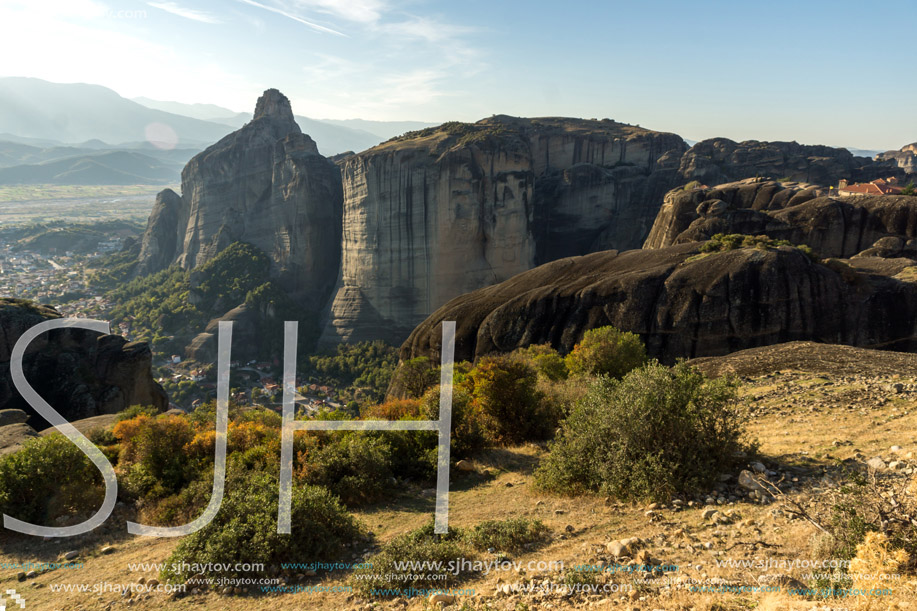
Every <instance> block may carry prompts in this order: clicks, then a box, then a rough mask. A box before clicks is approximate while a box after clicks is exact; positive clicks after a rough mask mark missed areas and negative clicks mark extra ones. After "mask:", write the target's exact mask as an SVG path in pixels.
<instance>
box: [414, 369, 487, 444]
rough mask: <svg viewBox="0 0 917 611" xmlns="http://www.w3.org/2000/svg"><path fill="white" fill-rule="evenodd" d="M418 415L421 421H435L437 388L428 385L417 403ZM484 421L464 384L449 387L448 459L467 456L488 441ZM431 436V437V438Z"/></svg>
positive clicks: (437, 401) (436, 414)
mask: <svg viewBox="0 0 917 611" xmlns="http://www.w3.org/2000/svg"><path fill="white" fill-rule="evenodd" d="M420 414H421V417H423V419H424V420H439V389H438V388H431V389H430V390H428V391H427V392H426V394H424V396H423V399H421V402H420ZM486 428H487V427H486V421H485V418H484V414H483V413H482V412H481V409H480V408H479V407H478V406H477V405H476V404H475V403H474V402H473V401H472V400H471V395H470V394H468V391H467V390H466V389H465V388H464V386H453V387H452V434H451V436H450V444H451V446H450V450H449V452H450V455H451V456H452V458H455V459H459V458H469V457H470V456H471V455H472V454H474V453H476V452H479V451H480V450H483V449H484V448H485V447H487V446H488V445H489V444H490V439H489V437H488V436H487V431H486ZM434 439H435V437H434Z"/></svg>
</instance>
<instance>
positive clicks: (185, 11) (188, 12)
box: [147, 2, 222, 23]
mask: <svg viewBox="0 0 917 611" xmlns="http://www.w3.org/2000/svg"><path fill="white" fill-rule="evenodd" d="M147 5H148V6H152V7H153V8H158V9H159V10H161V11H165V12H167V13H171V14H172V15H177V16H179V17H183V18H185V19H190V20H191V21H199V22H201V23H222V21H220V20H219V19H217V18H216V17H214V16H213V15H211V14H210V13H208V12H206V11H199V10H197V9H193V8H187V7H184V6H180V5H178V4H176V3H174V2H147Z"/></svg>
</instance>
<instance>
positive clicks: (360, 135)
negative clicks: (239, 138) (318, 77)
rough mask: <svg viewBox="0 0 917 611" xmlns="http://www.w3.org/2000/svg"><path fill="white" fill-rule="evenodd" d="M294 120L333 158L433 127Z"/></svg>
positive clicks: (218, 119) (159, 106)
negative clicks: (407, 133)
mask: <svg viewBox="0 0 917 611" xmlns="http://www.w3.org/2000/svg"><path fill="white" fill-rule="evenodd" d="M133 100H134V101H135V102H137V103H138V104H142V105H144V106H147V107H149V108H152V109H155V110H161V111H165V112H170V113H174V114H177V115H183V116H186V117H192V118H195V119H200V120H203V121H211V122H213V123H219V124H221V125H228V126H230V127H232V128H233V129H239V128H240V127H242V126H243V125H245V124H246V123H248V122H249V121H251V120H252V113H250V112H234V111H232V110H230V109H228V108H223V107H222V106H216V105H214V104H183V103H181V102H165V101H162V100H151V99H150V98H143V97H140V98H134V99H133ZM295 118H296V122H297V123H298V124H299V127H300V128H301V129H302V131H303V132H305V133H307V134H309V136H311V137H312V139H313V140H315V143H316V144H317V145H318V150H319V152H321V153H322V154H323V155H337V154H338V153H343V152H346V151H353V152H355V153H359V152H360V151H365V150H366V149H368V148H372V147H374V146H376V145H377V144H379V143H380V142H384V141H385V140H388V139H389V138H393V137H395V136H400V135H401V134H404V133H405V132H409V131H414V130H418V129H423V128H425V127H432V126H434V125H436V124H435V123H423V122H421V121H367V120H365V119H346V120H339V119H338V120H335V119H322V120H319V119H311V118H309V117H304V116H302V115H296V116H295Z"/></svg>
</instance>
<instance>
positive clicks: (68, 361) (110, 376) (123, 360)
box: [0, 299, 168, 428]
mask: <svg viewBox="0 0 917 611" xmlns="http://www.w3.org/2000/svg"><path fill="white" fill-rule="evenodd" d="M59 317H60V314H58V313H57V311H56V310H54V309H52V308H50V307H47V306H38V305H35V304H32V303H30V302H25V301H20V300H15V299H0V372H2V373H0V410H7V409H14V410H22V411H23V412H25V413H26V414H28V415H29V418H28V424H29V425H31V426H32V427H35V428H44V427H45V426H47V423H46V422H45V420H44V419H43V418H41V417H40V416H38V415H37V414H36V412H35V410H34V409H33V408H32V407H31V406H30V405H28V404H27V403H26V401H25V400H24V399H23V398H22V396H21V395H20V394H19V393H18V392H17V391H16V389H15V387H14V386H13V383H12V378H11V373H10V355H11V353H12V350H13V346H14V345H15V344H16V340H18V339H19V337H20V336H21V335H22V334H23V333H24V332H25V331H26V330H28V329H29V328H31V327H33V326H34V325H36V324H38V323H40V322H42V321H44V320H48V319H51V318H59ZM23 361H24V362H23V369H24V372H25V375H26V379H27V380H28V381H29V383H30V384H31V385H32V387H33V388H34V389H35V390H36V391H37V392H38V393H40V394H41V396H42V397H43V398H44V399H45V400H46V401H47V402H48V403H49V404H50V405H51V406H52V407H53V408H54V409H56V410H57V411H58V412H60V413H61V415H63V416H64V417H65V418H67V420H70V421H74V420H79V419H83V418H88V417H91V416H98V415H100V414H111V413H115V412H119V411H121V410H123V409H125V408H127V407H129V406H131V405H150V406H153V407H155V408H157V409H165V408H166V407H167V406H168V398H167V397H166V393H165V391H163V389H162V387H161V386H160V385H159V384H157V383H156V381H155V380H153V378H152V372H151V363H152V354H151V353H150V348H149V346H148V345H147V344H145V343H142V342H128V341H127V340H125V339H124V338H123V337H121V336H118V335H99V334H98V333H94V332H92V331H87V330H84V329H79V328H68V329H55V330H52V331H50V332H48V333H45V334H42V335H40V336H39V337H37V338H36V339H35V341H33V342H32V343H31V344H30V345H29V348H28V350H27V351H26V354H25V357H24V359H23ZM10 426H18V425H16V424H14V425H10ZM4 428H7V427H4Z"/></svg>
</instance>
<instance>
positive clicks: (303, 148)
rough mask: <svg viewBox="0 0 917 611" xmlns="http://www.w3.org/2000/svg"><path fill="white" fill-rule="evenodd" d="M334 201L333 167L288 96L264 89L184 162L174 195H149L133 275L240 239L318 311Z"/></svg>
mask: <svg viewBox="0 0 917 611" xmlns="http://www.w3.org/2000/svg"><path fill="white" fill-rule="evenodd" d="M341 201H342V191H341V181H340V173H339V171H338V169H337V167H336V166H335V165H334V164H333V163H332V162H330V161H329V160H327V159H326V158H324V157H322V156H321V155H320V154H319V152H318V149H317V148H316V146H315V143H314V142H313V141H312V139H311V138H310V137H309V136H307V135H305V134H303V133H302V131H301V130H300V129H299V126H298V125H297V124H296V122H295V121H294V120H293V111H292V109H291V108H290V102H289V100H288V99H287V98H286V97H285V96H284V95H283V94H281V93H280V92H279V91H277V90H276V89H269V90H267V91H265V92H264V95H262V96H261V98H260V99H259V100H258V103H257V106H256V108H255V114H254V118H253V119H252V121H251V122H249V123H247V124H246V125H245V126H244V127H242V128H241V129H239V130H238V131H236V132H233V133H232V134H229V135H228V136H226V137H225V138H223V139H222V140H220V141H219V142H217V143H216V144H214V145H213V146H211V147H209V148H208V149H206V150H205V151H203V152H201V153H200V154H198V155H196V156H195V157H194V158H193V159H191V161H189V162H188V164H187V165H186V166H185V168H184V170H183V171H182V194H181V197H179V196H178V195H176V194H175V193H174V192H172V191H169V190H166V191H163V192H162V193H160V195H159V197H157V200H156V206H155V208H154V209H153V213H152V215H151V216H150V220H149V223H148V225H147V230H146V233H145V234H144V236H143V242H142V248H141V253H140V263H139V269H140V271H141V273H149V272H154V271H158V270H160V269H163V268H165V267H167V266H169V265H171V264H173V263H178V264H180V265H181V266H182V267H184V268H185V269H194V268H195V267H198V266H200V265H202V264H204V263H206V262H207V261H208V260H210V259H211V258H213V257H214V256H215V255H216V254H217V253H218V252H219V251H220V250H222V249H223V248H225V247H226V246H228V245H229V244H230V243H232V242H235V241H243V242H248V243H250V244H253V245H254V246H257V247H258V248H259V249H261V250H262V251H264V252H265V253H266V254H267V255H268V256H269V257H270V258H271V261H272V269H271V276H272V277H273V278H274V279H276V280H277V281H278V282H279V283H280V284H281V285H282V286H283V287H284V288H286V289H287V290H288V291H290V292H291V293H295V294H297V295H299V296H300V297H301V298H302V299H305V300H308V301H310V302H312V303H314V307H315V308H318V307H320V306H321V305H322V304H323V303H324V302H325V301H326V300H327V297H328V295H329V293H330V291H331V289H332V288H333V286H334V283H335V281H336V280H337V275H338V266H339V262H340V248H341V240H340V237H341V233H340V228H341Z"/></svg>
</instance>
